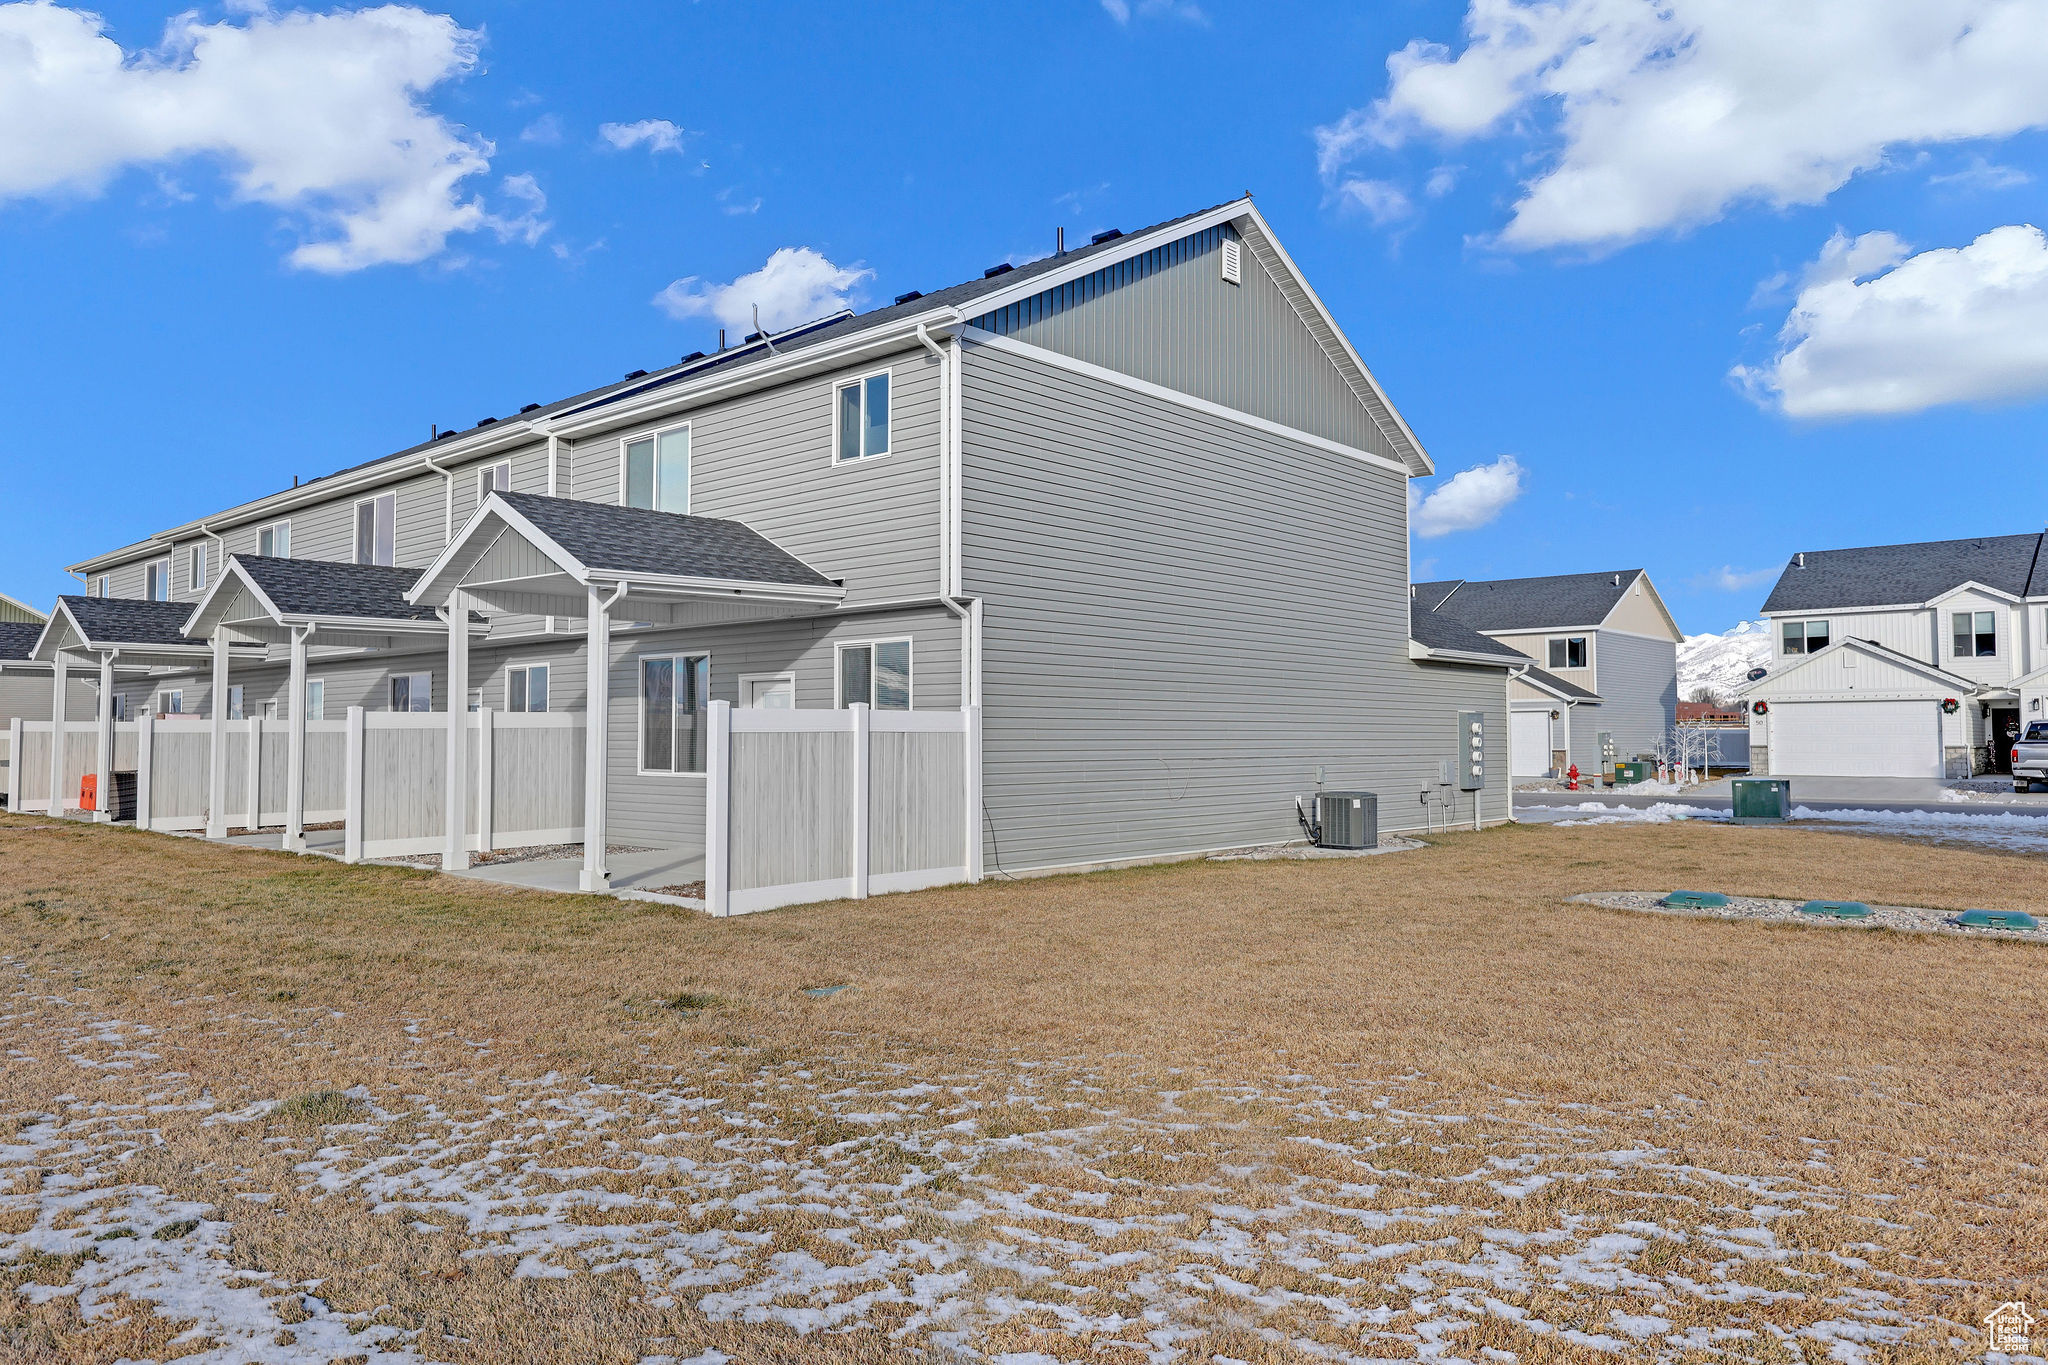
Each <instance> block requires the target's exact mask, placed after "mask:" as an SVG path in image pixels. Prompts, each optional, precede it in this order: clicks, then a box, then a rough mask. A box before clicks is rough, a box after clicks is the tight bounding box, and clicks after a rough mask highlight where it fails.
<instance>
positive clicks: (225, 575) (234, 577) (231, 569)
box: [180, 555, 279, 640]
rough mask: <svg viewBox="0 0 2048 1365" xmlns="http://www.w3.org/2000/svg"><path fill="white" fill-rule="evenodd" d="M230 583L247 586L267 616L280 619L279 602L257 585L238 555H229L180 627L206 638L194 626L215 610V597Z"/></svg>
mask: <svg viewBox="0 0 2048 1365" xmlns="http://www.w3.org/2000/svg"><path fill="white" fill-rule="evenodd" d="M230 583H234V584H237V585H238V586H240V587H244V588H247V589H248V590H249V592H250V593H251V594H252V595H253V596H254V597H255V599H256V605H257V606H259V607H261V608H263V612H264V614H265V615H266V616H268V617H270V619H271V620H273V621H276V620H278V619H279V617H278V612H277V604H276V603H275V602H273V601H271V600H270V595H269V594H268V593H266V592H264V591H263V589H262V588H260V587H258V586H257V584H256V580H255V579H253V578H251V577H249V573H248V571H247V570H246V569H244V568H243V567H242V566H241V564H240V562H239V561H238V560H237V558H236V556H234V555H229V556H228V562H227V564H226V565H225V566H223V568H222V570H221V575H220V577H219V578H216V579H215V580H214V581H213V586H212V587H210V588H208V589H207V590H206V596H204V597H202V598H200V599H199V605H198V606H197V607H194V608H193V609H192V614H191V615H190V616H188V617H186V618H185V624H184V625H183V626H182V627H180V630H181V631H182V632H183V633H184V634H186V635H188V636H191V638H193V639H195V640H202V639H205V638H206V637H205V636H204V635H199V634H194V633H193V628H194V627H195V626H197V625H199V623H200V622H201V621H204V620H205V619H206V617H207V615H208V613H209V612H211V611H212V610H213V607H214V599H215V598H219V597H220V596H221V593H222V591H223V590H225V589H226V588H227V586H228V584H230ZM221 600H222V601H223V602H225V601H227V600H229V599H226V598H222V599H221Z"/></svg>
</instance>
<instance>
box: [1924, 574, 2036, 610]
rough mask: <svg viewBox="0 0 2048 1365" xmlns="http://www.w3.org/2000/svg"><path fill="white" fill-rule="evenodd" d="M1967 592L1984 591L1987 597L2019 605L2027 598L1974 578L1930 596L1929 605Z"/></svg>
mask: <svg viewBox="0 0 2048 1365" xmlns="http://www.w3.org/2000/svg"><path fill="white" fill-rule="evenodd" d="M1966 592H1978V593H1982V594H1984V595H1985V596H1986V597H1995V598H1997V599H1998V600H1999V601H2001V602H2005V603H2008V604H2010V605H2013V606H2018V605H2019V604H2020V603H2022V602H2024V601H2025V600H2026V599H2025V598H2023V597H2021V596H2020V595H2019V594H2018V593H2011V592H2006V591H2004V590H2003V589H2001V588H1994V587H1991V586H1990V585H1988V584H1985V583H1979V582H1978V581H1977V580H1976V579H1974V578H1972V579H1967V580H1965V581H1964V582H1961V583H1958V584H1956V585H1955V586H1954V587H1953V588H1950V589H1949V590H1948V591H1947V592H1945V593H1943V594H1941V595H1940V596H1939V597H1930V598H1928V599H1927V605H1928V606H1930V607H1939V606H1940V605H1941V604H1942V603H1944V602H1946V601H1948V600H1949V599H1950V598H1951V597H1955V596H1957V595H1959V594H1961V593H1966Z"/></svg>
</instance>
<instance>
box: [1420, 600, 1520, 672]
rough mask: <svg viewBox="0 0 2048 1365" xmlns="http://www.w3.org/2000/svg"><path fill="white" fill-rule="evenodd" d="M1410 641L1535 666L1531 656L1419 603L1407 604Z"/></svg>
mask: <svg viewBox="0 0 2048 1365" xmlns="http://www.w3.org/2000/svg"><path fill="white" fill-rule="evenodd" d="M1408 638H1409V639H1411V640H1413V641H1415V643H1417V644H1419V645H1421V646H1423V647H1424V648H1426V649H1455V650H1458V651H1459V652H1460V653H1464V654H1490V655H1493V656H1495V657H1497V658H1499V660H1500V661H1501V662H1502V663H1503V664H1518V663H1533V662H1535V661H1534V660H1533V659H1531V658H1530V657H1529V656H1528V655H1526V654H1524V653H1522V652H1521V651H1520V650H1518V649H1510V648H1508V646H1506V645H1504V644H1502V643H1501V642H1500V641H1498V640H1491V639H1488V638H1487V637H1486V636H1484V635H1481V634H1480V633H1479V632H1478V631H1476V630H1473V629H1472V628H1471V627H1470V626H1466V625H1461V624H1460V623H1459V622H1457V621H1454V620H1452V619H1451V618H1450V617H1448V616H1445V615H1443V614H1442V613H1440V612H1434V611H1431V610H1429V609H1428V608H1427V607H1425V606H1423V605H1422V604H1421V603H1419V602H1411V603H1409V604H1408Z"/></svg>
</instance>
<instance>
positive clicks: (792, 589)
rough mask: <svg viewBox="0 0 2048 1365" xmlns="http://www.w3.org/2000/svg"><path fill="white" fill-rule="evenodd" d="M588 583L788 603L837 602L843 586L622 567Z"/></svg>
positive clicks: (599, 572)
mask: <svg viewBox="0 0 2048 1365" xmlns="http://www.w3.org/2000/svg"><path fill="white" fill-rule="evenodd" d="M590 582H591V583H592V585H596V584H599V583H607V584H617V583H625V584H627V585H628V586H629V587H631V588H636V589H637V588H650V589H664V588H665V589H669V590H672V591H675V592H681V593H690V594H699V593H704V594H709V593H716V594H718V595H720V596H724V597H733V596H739V597H747V598H752V599H754V600H756V601H759V600H762V599H764V598H766V599H773V600H777V601H789V602H824V603H828V604H831V603H838V602H841V601H844V600H845V598H846V589H844V588H840V587H830V588H821V587H814V586H811V585H808V584H803V583H775V584H764V583H762V582H761V581H760V580H759V579H752V578H692V577H689V576H687V575H683V574H654V573H629V572H627V571H625V570H623V569H592V570H591V571H590Z"/></svg>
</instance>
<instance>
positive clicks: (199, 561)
mask: <svg viewBox="0 0 2048 1365" xmlns="http://www.w3.org/2000/svg"><path fill="white" fill-rule="evenodd" d="M185 577H186V578H188V579H190V580H191V582H192V591H194V592H203V591H204V590H205V588H206V542H205V541H203V540H202V541H200V542H199V543H198V544H197V545H194V546H192V547H191V548H190V549H188V550H186V551H185Z"/></svg>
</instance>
